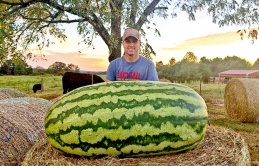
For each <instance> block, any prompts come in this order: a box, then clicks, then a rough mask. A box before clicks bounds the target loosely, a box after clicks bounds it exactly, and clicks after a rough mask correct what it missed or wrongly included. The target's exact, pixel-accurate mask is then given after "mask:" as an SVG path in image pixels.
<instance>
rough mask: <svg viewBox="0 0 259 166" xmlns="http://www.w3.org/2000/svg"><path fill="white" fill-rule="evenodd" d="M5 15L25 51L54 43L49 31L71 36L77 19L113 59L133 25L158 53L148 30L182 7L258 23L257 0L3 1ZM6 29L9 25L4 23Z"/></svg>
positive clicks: (88, 40) (220, 19)
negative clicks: (67, 27) (124, 32)
mask: <svg viewBox="0 0 259 166" xmlns="http://www.w3.org/2000/svg"><path fill="white" fill-rule="evenodd" d="M0 4H1V5H2V6H3V7H2V6H1V8H0V20H2V22H4V23H5V24H6V25H10V27H13V29H12V30H11V32H12V33H11V35H9V34H8V33H7V35H5V37H7V36H8V37H9V38H11V39H12V40H13V41H17V43H18V44H19V45H21V46H22V47H23V50H29V48H30V45H31V44H35V43H36V45H38V47H39V49H42V48H43V47H46V46H48V45H49V44H51V43H52V41H51V40H50V39H49V36H53V37H55V38H57V39H60V41H64V40H65V39H66V37H67V36H66V35H65V31H64V28H62V26H61V25H62V24H72V23H76V24H77V32H78V34H79V35H81V36H82V38H83V40H82V41H81V42H84V43H85V44H86V45H88V46H93V45H92V43H93V39H94V38H95V37H96V36H100V37H101V38H102V40H103V41H104V42H105V44H106V45H107V47H108V48H109V61H111V60H113V59H115V58H117V57H120V56H121V46H120V42H121V36H122V35H121V30H122V29H125V28H128V27H131V28H136V29H138V30H140V31H141V34H142V36H143V40H142V42H144V45H143V49H142V51H143V53H144V54H146V56H147V57H151V55H155V52H154V50H153V49H152V46H151V45H149V44H148V40H147V39H146V38H145V31H144V28H145V29H154V31H155V34H156V35H158V36H160V32H159V30H157V29H156V24H155V23H154V22H152V19H153V18H154V17H155V16H159V17H163V18H168V16H169V15H171V16H172V17H175V16H177V13H176V12H177V11H178V10H177V9H180V10H181V11H184V12H186V13H187V14H188V15H189V19H190V20H195V13H196V11H198V10H204V9H207V11H208V13H209V14H210V15H211V16H212V20H213V22H214V23H216V24H218V25H219V26H225V25H230V24H236V25H247V26H251V25H258V21H259V19H258V18H257V17H258V14H257V11H258V6H259V3H257V1H246V0H243V1H242V2H241V3H239V1H236V0H231V1H227V0H224V1H222V0H214V1H208V0H176V1H173V2H172V1H171V0H146V1H142V0H96V1H89V0H69V1H68V0H62V1H54V0H37V1H35V0H12V1H10V0H0ZM0 28H1V29H3V27H0Z"/></svg>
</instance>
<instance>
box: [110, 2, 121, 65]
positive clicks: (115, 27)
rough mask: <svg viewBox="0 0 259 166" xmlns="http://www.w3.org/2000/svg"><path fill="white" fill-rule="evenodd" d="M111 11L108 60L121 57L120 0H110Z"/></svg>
mask: <svg viewBox="0 0 259 166" xmlns="http://www.w3.org/2000/svg"><path fill="white" fill-rule="evenodd" d="M110 8H111V12H112V13H113V15H112V17H111V36H110V41H109V53H110V55H109V58H108V60H109V62H111V61H112V60H114V59H116V58H119V57H121V10H122V9H121V8H122V2H121V0H117V1H113V2H110ZM118 39H119V40H118Z"/></svg>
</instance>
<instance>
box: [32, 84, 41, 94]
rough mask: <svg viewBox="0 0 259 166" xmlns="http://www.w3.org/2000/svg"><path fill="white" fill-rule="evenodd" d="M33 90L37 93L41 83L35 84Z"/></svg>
mask: <svg viewBox="0 0 259 166" xmlns="http://www.w3.org/2000/svg"><path fill="white" fill-rule="evenodd" d="M32 90H33V92H34V93H36V92H37V90H41V84H34V85H33V87H32Z"/></svg>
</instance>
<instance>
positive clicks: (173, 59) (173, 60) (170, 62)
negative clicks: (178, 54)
mask: <svg viewBox="0 0 259 166" xmlns="http://www.w3.org/2000/svg"><path fill="white" fill-rule="evenodd" d="M175 63H176V60H175V58H174V57H172V58H171V59H170V60H169V63H168V65H169V66H171V65H174V64H175Z"/></svg>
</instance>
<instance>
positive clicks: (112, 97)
mask: <svg viewBox="0 0 259 166" xmlns="http://www.w3.org/2000/svg"><path fill="white" fill-rule="evenodd" d="M207 118H208V114H207V110H206V105H205V102H204V100H203V99H202V98H201V97H200V96H199V95H198V94H197V93H196V92H195V91H194V90H192V89H191V88H189V87H186V86H183V85H180V84H172V83H164V82H150V81H137V82H132V81H129V82H125V81H124V82H108V83H100V84H95V85H91V86H86V87H82V88H79V89H76V90H74V91H72V92H70V93H68V94H66V95H64V96H63V97H62V98H61V99H59V100H58V101H57V102H55V103H54V104H53V105H52V107H51V108H50V109H49V111H48V113H47V116H46V118H45V131H46V134H47V136H48V140H49V142H50V144H51V145H53V146H54V147H55V148H57V149H59V151H62V152H64V153H70V154H76V155H83V156H103V155H109V156H112V155H118V156H135V155H137V156H141V155H151V154H166V153H172V152H179V151H183V150H187V149H191V148H194V147H195V146H197V145H198V144H199V143H200V142H201V141H202V140H203V138H204V135H205V131H206V124H207Z"/></svg>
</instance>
